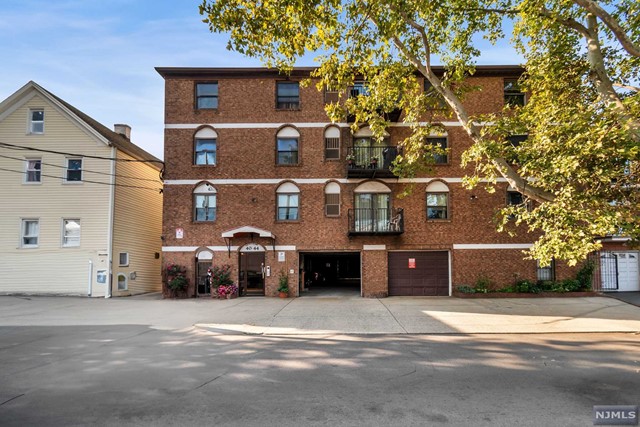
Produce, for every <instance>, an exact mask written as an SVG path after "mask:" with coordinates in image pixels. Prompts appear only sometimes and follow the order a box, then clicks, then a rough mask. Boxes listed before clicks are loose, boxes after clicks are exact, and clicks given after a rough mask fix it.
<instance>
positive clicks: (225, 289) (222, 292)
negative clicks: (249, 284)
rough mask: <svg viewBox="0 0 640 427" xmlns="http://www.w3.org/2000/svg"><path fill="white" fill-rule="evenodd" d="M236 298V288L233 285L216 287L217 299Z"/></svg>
mask: <svg viewBox="0 0 640 427" xmlns="http://www.w3.org/2000/svg"><path fill="white" fill-rule="evenodd" d="M237 297H238V287H237V286H236V285H234V284H233V283H232V284H230V285H220V286H218V298H226V299H232V298H237Z"/></svg>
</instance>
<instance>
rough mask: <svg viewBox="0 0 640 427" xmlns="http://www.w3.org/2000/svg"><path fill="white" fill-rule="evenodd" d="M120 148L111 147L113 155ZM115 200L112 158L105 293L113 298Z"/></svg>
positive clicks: (114, 167)
mask: <svg viewBox="0 0 640 427" xmlns="http://www.w3.org/2000/svg"><path fill="white" fill-rule="evenodd" d="M117 155H118V150H117V148H116V147H112V148H111V157H112V158H114V159H115V158H116V156H117ZM115 200H116V161H115V160H111V185H110V189H109V226H108V229H109V232H108V239H109V242H108V243H107V259H108V260H109V261H108V262H109V277H108V278H107V279H108V280H107V289H106V292H105V294H104V297H105V298H111V287H112V286H113V220H114V216H115V212H114V211H115Z"/></svg>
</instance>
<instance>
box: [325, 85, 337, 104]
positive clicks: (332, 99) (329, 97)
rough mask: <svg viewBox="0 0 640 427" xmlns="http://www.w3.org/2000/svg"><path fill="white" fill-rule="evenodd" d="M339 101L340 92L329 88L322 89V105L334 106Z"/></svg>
mask: <svg viewBox="0 0 640 427" xmlns="http://www.w3.org/2000/svg"><path fill="white" fill-rule="evenodd" d="M338 101H340V92H339V91H338V90H336V89H332V88H329V87H325V88H324V103H325V104H335V103H337V102H338Z"/></svg>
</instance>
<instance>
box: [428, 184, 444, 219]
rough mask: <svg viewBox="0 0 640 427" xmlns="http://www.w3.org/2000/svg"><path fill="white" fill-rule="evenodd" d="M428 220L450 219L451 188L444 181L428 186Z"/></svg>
mask: <svg viewBox="0 0 640 427" xmlns="http://www.w3.org/2000/svg"><path fill="white" fill-rule="evenodd" d="M426 199H427V220H439V219H449V218H450V212H449V187H447V185H446V184H445V183H444V182H442V181H433V182H431V183H430V184H429V185H428V186H427V197H426Z"/></svg>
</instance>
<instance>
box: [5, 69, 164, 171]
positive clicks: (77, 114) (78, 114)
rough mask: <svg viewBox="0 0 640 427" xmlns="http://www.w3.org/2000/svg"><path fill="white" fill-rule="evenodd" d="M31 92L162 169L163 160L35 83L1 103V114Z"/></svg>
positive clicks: (122, 147)
mask: <svg viewBox="0 0 640 427" xmlns="http://www.w3.org/2000/svg"><path fill="white" fill-rule="evenodd" d="M29 90H36V91H37V92H39V93H41V94H42V95H43V96H44V97H45V98H47V99H49V101H51V102H52V103H54V104H56V105H57V106H58V107H59V108H61V109H62V110H64V111H66V113H67V114H69V115H70V116H71V117H72V118H75V119H76V120H78V121H79V122H81V124H84V125H85V127H87V128H89V129H90V130H92V131H93V132H94V134H96V135H97V136H99V137H101V138H100V139H102V140H103V141H104V142H105V143H107V144H108V145H111V146H114V147H116V148H117V149H119V150H122V151H123V152H124V153H126V154H128V155H130V156H132V157H133V158H135V159H137V160H148V161H149V162H148V163H147V164H148V165H149V166H151V167H153V168H154V169H157V170H161V169H162V167H163V164H164V163H163V162H162V160H160V159H158V158H157V157H155V156H153V155H152V154H150V153H148V152H147V151H145V150H143V149H142V148H140V147H138V146H137V145H135V144H134V143H132V142H131V141H129V139H127V138H126V137H125V136H124V135H121V134H119V133H117V132H114V131H112V130H111V129H109V128H107V127H106V126H104V125H103V124H101V123H100V122H98V121H97V120H95V119H93V118H92V117H91V116H89V115H87V114H85V113H84V112H82V111H80V110H79V109H77V108H76V107H74V106H73V105H71V104H69V103H68V102H66V101H65V100H63V99H62V98H60V97H58V96H57V95H55V94H53V93H51V92H49V91H48V90H46V89H45V88H43V87H42V86H40V85H39V84H37V83H36V82H34V81H30V82H29V83H27V84H26V85H24V86H23V87H22V88H20V89H19V90H18V91H16V92H15V93H14V94H13V95H11V96H10V97H9V98H7V99H6V100H5V101H3V102H2V103H0V113H1V112H2V111H3V110H6V109H8V108H9V106H10V105H11V104H14V103H15V102H17V101H18V100H19V99H21V98H22V95H24V94H26V93H28V92H29ZM0 117H1V114H0Z"/></svg>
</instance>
